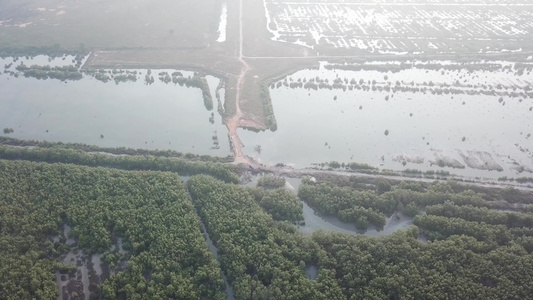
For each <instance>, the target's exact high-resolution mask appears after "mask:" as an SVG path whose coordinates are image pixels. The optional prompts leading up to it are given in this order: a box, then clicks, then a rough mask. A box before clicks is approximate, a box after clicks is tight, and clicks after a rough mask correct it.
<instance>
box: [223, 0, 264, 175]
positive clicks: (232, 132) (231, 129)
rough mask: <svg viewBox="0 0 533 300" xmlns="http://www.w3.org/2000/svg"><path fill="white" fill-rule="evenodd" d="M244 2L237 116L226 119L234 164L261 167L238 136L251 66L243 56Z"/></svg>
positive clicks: (240, 18)
mask: <svg viewBox="0 0 533 300" xmlns="http://www.w3.org/2000/svg"><path fill="white" fill-rule="evenodd" d="M242 2H243V0H239V61H240V62H241V64H242V68H241V72H240V74H239V77H238V79H237V86H236V99H235V108H236V109H235V115H233V116H232V117H231V118H228V119H226V126H227V127H228V136H229V140H230V144H231V148H232V150H233V156H234V157H235V160H234V163H236V164H239V163H243V164H248V165H251V166H254V167H259V166H260V165H259V164H258V163H257V162H256V161H254V160H253V159H251V158H250V157H248V156H247V155H246V154H244V153H243V152H242V147H243V144H242V142H241V139H240V138H239V135H238V134H237V129H238V128H239V127H240V125H241V124H242V122H243V121H244V122H245V121H246V120H244V118H243V114H242V111H241V105H240V103H241V91H242V85H243V83H244V78H245V77H246V75H247V73H248V71H249V70H250V66H249V65H248V63H247V62H246V61H245V60H244V55H243V33H242Z"/></svg>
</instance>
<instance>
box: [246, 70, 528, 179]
mask: <svg viewBox="0 0 533 300" xmlns="http://www.w3.org/2000/svg"><path fill="white" fill-rule="evenodd" d="M497 64H498V63H496V65H497ZM499 64H500V65H502V66H501V67H498V68H496V67H495V68H494V69H491V68H489V67H488V66H489V65H492V64H487V65H486V66H485V67H484V68H485V69H481V68H478V67H476V68H477V69H478V70H474V71H473V70H472V67H468V68H467V67H464V68H462V67H457V66H454V67H446V69H440V68H433V69H432V68H429V67H425V68H422V67H421V66H419V67H420V68H417V67H416V66H415V65H414V64H413V67H409V68H406V69H403V70H402V69H401V68H400V69H399V70H397V71H396V72H394V73H393V72H383V71H380V70H376V68H374V67H369V68H366V67H365V68H363V69H362V70H357V71H355V70H335V69H330V68H328V67H327V66H326V65H322V67H321V68H320V69H319V70H304V71H300V72H297V73H295V74H293V75H291V76H289V77H288V78H286V79H284V80H282V81H279V82H277V83H276V84H274V85H273V88H272V89H271V96H272V101H273V107H274V113H275V116H276V120H277V124H278V129H277V131H275V132H260V133H255V132H251V131H246V130H240V132H239V134H240V136H241V140H242V141H243V143H244V145H245V148H244V151H245V153H247V154H248V155H250V156H252V157H254V158H256V159H257V160H259V161H260V162H261V163H264V164H268V165H274V164H277V163H286V164H289V165H292V166H295V167H299V168H301V167H309V166H311V165H312V164H313V163H322V162H329V161H338V162H340V163H350V162H356V163H367V164H370V165H371V166H373V167H378V168H380V169H394V170H403V169H408V168H410V169H418V170H422V171H426V170H446V171H449V172H450V173H453V174H458V175H465V176H471V177H488V178H496V177H500V176H513V175H516V174H518V173H520V172H525V173H528V172H531V171H532V170H533V153H532V152H531V150H533V138H532V137H531V135H532V134H533V111H532V110H533V109H532V107H533V99H532V97H531V93H530V86H531V84H532V83H533V76H532V75H531V73H530V71H528V69H527V68H526V69H525V71H524V70H522V71H517V69H516V68H515V67H514V66H510V67H508V68H507V67H505V64H504V63H501V62H499ZM454 68H455V69H456V70H452V69H454ZM476 68H474V69H476ZM354 69H356V68H354ZM369 69H370V70H369ZM258 146H260V147H258ZM258 150H260V151H258Z"/></svg>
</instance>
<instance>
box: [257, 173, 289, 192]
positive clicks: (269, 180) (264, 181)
mask: <svg viewBox="0 0 533 300" xmlns="http://www.w3.org/2000/svg"><path fill="white" fill-rule="evenodd" d="M257 186H261V187H264V188H267V189H277V188H281V187H284V186H285V178H283V177H279V176H274V175H270V174H268V175H265V176H261V178H259V181H257Z"/></svg>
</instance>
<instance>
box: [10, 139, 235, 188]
mask: <svg viewBox="0 0 533 300" xmlns="http://www.w3.org/2000/svg"><path fill="white" fill-rule="evenodd" d="M0 158H1V159H9V160H19V159H23V160H31V161H42V162H50V163H56V162H63V163H71V164H78V165H85V166H92V167H98V166H100V167H112V168H118V169H125V170H150V171H165V172H167V171H168V172H177V173H179V174H180V175H182V176H190V175H195V174H209V175H212V176H214V177H216V178H219V179H221V180H224V181H227V182H233V183H237V182H239V177H238V175H237V173H236V170H235V167H234V166H232V165H228V164H222V163H206V162H201V161H188V160H186V159H181V158H167V157H162V156H128V155H127V156H114V155H108V154H98V153H92V154H89V153H86V152H83V151H79V150H74V149H66V148H55V147H50V148H40V147H37V148H15V147H10V146H6V145H0Z"/></svg>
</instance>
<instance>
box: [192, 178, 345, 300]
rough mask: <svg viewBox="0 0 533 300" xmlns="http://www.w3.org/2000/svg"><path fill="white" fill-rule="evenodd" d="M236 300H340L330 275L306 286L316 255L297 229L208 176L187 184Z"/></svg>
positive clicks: (236, 189) (238, 190)
mask: <svg viewBox="0 0 533 300" xmlns="http://www.w3.org/2000/svg"><path fill="white" fill-rule="evenodd" d="M187 184H188V187H189V192H190V193H191V196H192V199H193V202H194V205H195V207H196V209H197V210H198V213H199V215H200V217H201V218H202V220H203V222H204V224H205V225H206V229H207V231H208V232H209V234H210V236H211V238H212V239H213V242H214V243H215V244H216V245H217V247H218V250H219V255H220V263H221V266H222V268H223V270H224V272H225V273H226V275H227V277H228V280H229V282H230V283H231V284H232V285H233V288H234V290H235V296H236V298H237V299H345V297H344V296H343V295H342V292H341V290H340V287H339V286H338V284H337V283H336V281H335V274H334V272H332V271H330V270H328V269H327V268H324V269H323V270H322V271H321V272H320V275H319V277H318V278H317V279H316V280H315V281H312V280H309V279H307V278H306V276H305V274H304V269H305V267H306V265H308V264H317V263H318V262H319V257H321V255H323V254H324V253H322V254H320V252H323V251H321V250H320V249H319V248H318V246H317V245H316V244H315V243H313V242H312V241H311V240H310V239H308V238H307V237H305V236H303V235H302V234H299V233H298V232H297V229H296V227H294V226H292V225H290V224H288V223H285V222H274V221H273V220H272V218H271V217H270V216H269V215H268V214H266V213H265V212H264V211H263V210H262V209H261V208H260V207H259V205H258V204H257V203H256V202H255V201H254V199H253V197H252V196H251V194H250V193H248V192H247V190H246V189H245V188H242V187H239V186H235V185H229V184H225V183H223V182H221V181H218V180H215V179H214V178H211V177H207V176H195V177H192V178H191V179H189V181H188V182H187Z"/></svg>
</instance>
